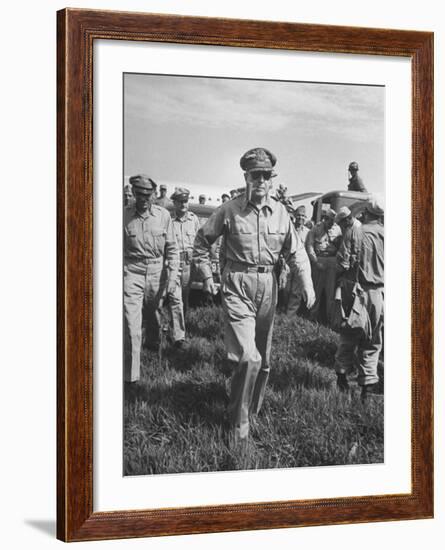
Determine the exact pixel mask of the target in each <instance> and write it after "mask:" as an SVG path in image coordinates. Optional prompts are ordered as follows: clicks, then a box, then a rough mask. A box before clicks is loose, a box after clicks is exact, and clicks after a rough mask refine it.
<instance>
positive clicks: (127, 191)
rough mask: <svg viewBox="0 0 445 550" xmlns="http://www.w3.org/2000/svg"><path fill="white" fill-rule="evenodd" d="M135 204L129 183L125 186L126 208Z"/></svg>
mask: <svg viewBox="0 0 445 550" xmlns="http://www.w3.org/2000/svg"><path fill="white" fill-rule="evenodd" d="M132 204H134V195H133V190H132V188H131V185H130V184H129V183H127V185H125V186H124V206H131V205H132Z"/></svg>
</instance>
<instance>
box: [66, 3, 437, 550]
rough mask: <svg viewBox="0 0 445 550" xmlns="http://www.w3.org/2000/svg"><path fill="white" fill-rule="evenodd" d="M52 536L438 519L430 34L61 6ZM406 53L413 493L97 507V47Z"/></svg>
mask: <svg viewBox="0 0 445 550" xmlns="http://www.w3.org/2000/svg"><path fill="white" fill-rule="evenodd" d="M57 31H58V35H57V36H58V38H57V40H58V44H57V45H58V52H57V70H58V75H57V82H58V93H57V110H58V122H57V144H58V151H57V173H58V221H57V230H58V242H57V252H58V262H57V266H58V379H57V391H58V405H57V414H58V417H57V433H58V441H57V449H58V459H57V537H58V538H59V539H61V540H64V541H81V540H98V539H113V538H129V537H144V536H159V535H180V534H189V533H206V532H218V531H238V530H252V529H271V528H284V527H296V526H309V525H326V524H340V523H357V522H373V521H387V520H403V519H418V518H431V517H432V516H433V419H432V414H433V413H432V411H433V366H432V362H433V359H432V358H433V34H432V33H428V32H415V31H403V30H388V29H368V28H366V29H365V28H352V27H334V26H322V25H304V24H296V23H278V22H260V21H249V20H230V19H211V18H201V17H182V16H172V15H155V14H142V13H124V12H122V13H121V12H105V11H90V10H77V9H65V10H62V11H60V12H58V14H57ZM99 39H101V40H126V41H142V42H150V41H155V42H166V43H168V42H170V43H177V44H202V45H219V46H237V47H245V48H273V49H279V50H297V51H308V52H338V53H347V54H351V55H352V54H373V55H382V56H401V57H406V58H409V59H410V60H411V66H412V213H413V214H412V216H413V218H412V260H411V262H412V313H413V315H412V343H411V346H412V348H411V351H412V354H411V356H412V426H411V453H412V454H411V458H412V459H411V465H412V466H411V480H412V490H411V492H410V493H407V494H394V495H386V494H385V495H370V496H365V497H359V498H357V497H346V498H329V499H317V500H295V501H279V502H277V501H273V502H261V503H256V504H233V505H216V506H203V507H187V508H169V509H148V510H131V511H130V510H121V511H118V512H93V466H92V465H93V408H94V403H93V368H94V365H93V291H94V289H93V151H92V149H93V146H92V144H93V141H92V139H93V136H92V131H93V96H92V85H93V63H94V59H93V43H94V41H95V40H99Z"/></svg>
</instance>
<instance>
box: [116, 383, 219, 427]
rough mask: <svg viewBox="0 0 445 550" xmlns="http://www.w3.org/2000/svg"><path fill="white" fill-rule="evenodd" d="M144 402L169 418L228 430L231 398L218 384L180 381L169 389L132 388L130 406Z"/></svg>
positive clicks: (128, 393)
mask: <svg viewBox="0 0 445 550" xmlns="http://www.w3.org/2000/svg"><path fill="white" fill-rule="evenodd" d="M138 400H140V401H145V402H146V403H148V404H149V406H150V408H151V409H152V410H153V411H154V412H155V411H156V410H157V409H162V410H163V411H164V412H165V413H166V414H167V415H168V416H171V417H175V418H177V419H178V420H179V419H180V420H182V421H184V422H185V423H192V424H204V425H208V426H222V427H224V428H226V427H227V426H226V418H225V410H226V407H227V404H228V396H227V393H226V390H225V387H224V386H223V385H222V384H218V383H217V382H209V383H203V382H202V381H200V380H196V381H193V380H190V381H177V382H174V383H173V384H171V385H168V386H155V387H149V386H144V385H132V386H130V387H129V388H128V390H127V391H126V393H125V402H126V404H127V405H131V404H135V403H136V402H137V401H138Z"/></svg>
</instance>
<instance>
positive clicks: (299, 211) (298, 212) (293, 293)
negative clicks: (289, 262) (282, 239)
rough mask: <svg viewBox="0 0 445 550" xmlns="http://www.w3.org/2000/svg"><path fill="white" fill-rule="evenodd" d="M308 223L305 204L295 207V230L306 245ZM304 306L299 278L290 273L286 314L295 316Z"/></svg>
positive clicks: (287, 286)
mask: <svg viewBox="0 0 445 550" xmlns="http://www.w3.org/2000/svg"><path fill="white" fill-rule="evenodd" d="M305 223H306V207H305V206H304V205H301V206H299V207H298V208H296V209H295V224H294V225H295V231H296V233H297V236H298V237H299V238H300V240H301V242H302V243H303V245H304V246H306V239H307V236H308V234H309V229H308V228H307V227H306V225H305ZM302 306H304V304H302V295H301V288H300V285H299V284H298V278H297V277H295V274H294V273H289V276H288V278H287V284H286V314H287V315H288V316H289V317H293V316H295V315H296V314H297V313H298V311H299V310H300V308H301V307H302Z"/></svg>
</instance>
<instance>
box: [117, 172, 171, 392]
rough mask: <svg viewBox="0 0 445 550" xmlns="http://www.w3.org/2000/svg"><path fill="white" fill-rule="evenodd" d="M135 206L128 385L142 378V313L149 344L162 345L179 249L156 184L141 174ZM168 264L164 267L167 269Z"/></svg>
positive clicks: (127, 304) (130, 217)
mask: <svg viewBox="0 0 445 550" xmlns="http://www.w3.org/2000/svg"><path fill="white" fill-rule="evenodd" d="M130 184H131V185H132V188H133V194H134V197H135V199H136V201H135V204H134V205H132V206H129V207H127V208H126V209H125V211H124V331H125V354H124V355H125V366H124V379H125V382H136V381H138V380H139V378H140V352H141V338H142V308H143V306H144V303H145V308H146V309H145V311H146V340H147V341H148V342H149V347H150V348H152V349H156V347H157V346H158V345H159V311H158V308H159V302H160V299H161V297H162V294H163V291H164V288H165V286H167V292H168V293H170V294H172V293H173V292H174V291H175V287H176V284H177V276H178V263H179V258H178V247H177V244H176V239H175V234H174V230H173V223H172V220H171V217H170V214H169V212H167V210H165V209H164V208H162V207H160V206H157V205H156V204H153V203H152V201H151V197H152V195H153V193H154V192H155V187H156V184H155V183H154V181H153V180H151V179H150V178H149V177H148V176H146V175H144V174H140V175H138V176H133V177H131V178H130ZM164 264H165V266H164Z"/></svg>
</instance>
